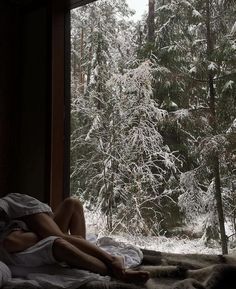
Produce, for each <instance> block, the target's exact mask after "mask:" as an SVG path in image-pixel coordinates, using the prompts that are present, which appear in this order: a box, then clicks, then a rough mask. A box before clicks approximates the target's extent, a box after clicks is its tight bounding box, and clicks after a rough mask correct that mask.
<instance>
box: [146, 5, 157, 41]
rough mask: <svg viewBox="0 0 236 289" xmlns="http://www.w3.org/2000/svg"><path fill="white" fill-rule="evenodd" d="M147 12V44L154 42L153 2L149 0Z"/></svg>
mask: <svg viewBox="0 0 236 289" xmlns="http://www.w3.org/2000/svg"><path fill="white" fill-rule="evenodd" d="M148 5H149V6H148V7H149V10H148V21H147V22H148V42H150V43H153V42H154V31H155V27H154V26H155V25H154V21H155V0H149V4H148Z"/></svg>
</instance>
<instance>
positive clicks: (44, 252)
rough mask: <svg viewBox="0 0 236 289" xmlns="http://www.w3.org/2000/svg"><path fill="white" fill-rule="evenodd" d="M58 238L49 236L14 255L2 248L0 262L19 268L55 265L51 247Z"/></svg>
mask: <svg viewBox="0 0 236 289" xmlns="http://www.w3.org/2000/svg"><path fill="white" fill-rule="evenodd" d="M55 239H58V237H55V236H50V237H47V238H45V239H42V240H40V241H39V242H38V243H36V244H35V245H34V246H32V247H30V248H28V249H26V250H24V251H22V252H19V253H15V254H12V253H11V254H9V253H8V252H7V251H6V250H4V248H3V247H1V248H0V260H1V261H2V262H4V263H5V264H7V265H8V266H9V265H14V266H19V267H38V266H42V265H45V264H55V263H56V262H57V261H56V260H55V258H54V256H53V254H52V246H53V242H54V241H55Z"/></svg>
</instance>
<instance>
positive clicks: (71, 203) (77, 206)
mask: <svg viewBox="0 0 236 289" xmlns="http://www.w3.org/2000/svg"><path fill="white" fill-rule="evenodd" d="M63 206H64V207H65V208H66V209H67V210H70V212H71V211H83V205H82V203H81V202H80V201H79V200H78V199H74V198H66V199H65V200H64V201H63Z"/></svg>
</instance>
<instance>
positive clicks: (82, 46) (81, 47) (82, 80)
mask: <svg viewBox="0 0 236 289" xmlns="http://www.w3.org/2000/svg"><path fill="white" fill-rule="evenodd" d="M83 60H84V29H83V28H81V33H80V70H79V86H80V92H81V93H84V67H83V65H82V63H83Z"/></svg>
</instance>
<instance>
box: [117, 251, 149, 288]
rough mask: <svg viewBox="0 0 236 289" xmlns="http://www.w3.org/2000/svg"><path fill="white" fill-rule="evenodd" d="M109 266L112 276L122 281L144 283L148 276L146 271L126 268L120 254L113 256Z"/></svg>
mask: <svg viewBox="0 0 236 289" xmlns="http://www.w3.org/2000/svg"><path fill="white" fill-rule="evenodd" d="M111 266H112V268H111V271H112V272H111V273H112V276H114V277H115V278H117V279H119V280H122V281H124V282H138V283H140V282H141V283H145V282H146V281H147V280H148V279H149V277H150V276H149V272H147V271H135V270H132V269H126V268H125V266H124V258H123V257H120V256H114V257H113V262H112V264H111Z"/></svg>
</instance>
